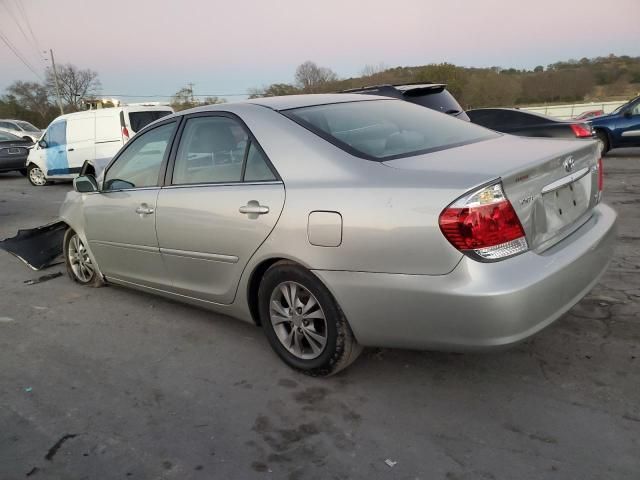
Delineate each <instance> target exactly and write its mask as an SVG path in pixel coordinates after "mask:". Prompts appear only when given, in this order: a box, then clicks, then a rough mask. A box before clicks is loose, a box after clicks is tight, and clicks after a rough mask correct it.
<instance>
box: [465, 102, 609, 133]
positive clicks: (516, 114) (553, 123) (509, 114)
mask: <svg viewBox="0 0 640 480" xmlns="http://www.w3.org/2000/svg"><path fill="white" fill-rule="evenodd" d="M467 115H469V118H470V119H471V121H472V122H473V123H477V124H478V125H482V126H483V127H486V128H490V129H491V130H496V131H498V132H503V133H509V134H511V135H520V136H523V137H547V138H549V137H551V138H580V139H586V140H595V139H596V137H595V134H594V132H593V130H592V129H591V127H590V126H589V124H588V123H585V122H576V121H572V120H569V121H565V120H559V119H557V118H553V117H548V116H546V115H541V114H539V113H533V112H527V111H525V110H518V109H515V108H477V109H474V110H467Z"/></svg>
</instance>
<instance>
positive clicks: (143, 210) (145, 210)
mask: <svg viewBox="0 0 640 480" xmlns="http://www.w3.org/2000/svg"><path fill="white" fill-rule="evenodd" d="M153 212H154V209H153V208H151V207H150V206H148V205H147V204H146V203H143V204H142V205H140V206H139V207H138V208H136V213H137V214H139V215H151V214H152V213H153Z"/></svg>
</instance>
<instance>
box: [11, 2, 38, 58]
mask: <svg viewBox="0 0 640 480" xmlns="http://www.w3.org/2000/svg"><path fill="white" fill-rule="evenodd" d="M13 3H14V4H16V5H17V7H18V11H19V12H20V13H21V14H22V18H23V19H24V22H25V23H26V25H27V28H28V29H29V33H30V34H31V38H33V43H34V44H35V47H36V48H37V50H38V53H39V54H40V52H42V48H41V47H40V42H38V39H37V37H36V34H35V33H33V28H31V22H30V21H29V15H28V14H27V10H26V9H25V8H24V5H23V4H22V3H21V2H20V0H13Z"/></svg>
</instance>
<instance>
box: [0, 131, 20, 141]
mask: <svg viewBox="0 0 640 480" xmlns="http://www.w3.org/2000/svg"><path fill="white" fill-rule="evenodd" d="M15 140H22V139H21V138H20V137H16V136H15V135H13V134H11V133H9V132H0V142H13V141H15Z"/></svg>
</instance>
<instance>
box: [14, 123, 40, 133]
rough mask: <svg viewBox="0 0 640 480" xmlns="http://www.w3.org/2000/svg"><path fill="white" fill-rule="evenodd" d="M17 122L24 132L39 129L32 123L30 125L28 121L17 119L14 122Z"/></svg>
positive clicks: (37, 130)
mask: <svg viewBox="0 0 640 480" xmlns="http://www.w3.org/2000/svg"><path fill="white" fill-rule="evenodd" d="M16 123H17V124H18V126H19V127H20V128H21V129H22V130H24V131H25V132H39V131H40V129H38V128H36V127H34V126H33V125H31V124H30V123H29V122H23V121H19V122H16Z"/></svg>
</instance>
